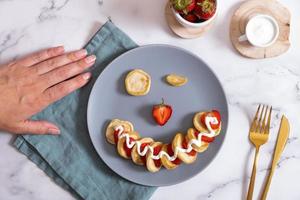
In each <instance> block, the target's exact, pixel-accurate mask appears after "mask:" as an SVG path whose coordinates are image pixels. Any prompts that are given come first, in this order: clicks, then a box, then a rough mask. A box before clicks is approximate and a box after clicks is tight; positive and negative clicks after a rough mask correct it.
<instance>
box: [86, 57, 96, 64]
mask: <svg viewBox="0 0 300 200" xmlns="http://www.w3.org/2000/svg"><path fill="white" fill-rule="evenodd" d="M84 60H85V62H86V63H88V64H89V63H92V62H94V61H95V60H96V56H95V55H91V56H88V57H86V58H85V59H84Z"/></svg>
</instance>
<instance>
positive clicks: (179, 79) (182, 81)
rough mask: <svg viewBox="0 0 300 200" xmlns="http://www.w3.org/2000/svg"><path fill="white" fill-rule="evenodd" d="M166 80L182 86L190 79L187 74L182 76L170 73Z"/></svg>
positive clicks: (176, 85)
mask: <svg viewBox="0 0 300 200" xmlns="http://www.w3.org/2000/svg"><path fill="white" fill-rule="evenodd" d="M166 81H167V83H169V84H170V85H172V86H175V87H180V86H183V85H185V84H186V83H187V82H188V79H187V78H186V77H185V76H180V75H177V74H169V75H167V76H166Z"/></svg>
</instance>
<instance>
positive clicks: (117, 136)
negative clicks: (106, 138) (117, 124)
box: [114, 130, 119, 143]
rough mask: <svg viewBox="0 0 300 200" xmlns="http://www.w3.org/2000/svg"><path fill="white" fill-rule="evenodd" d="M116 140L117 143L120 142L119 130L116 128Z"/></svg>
mask: <svg viewBox="0 0 300 200" xmlns="http://www.w3.org/2000/svg"><path fill="white" fill-rule="evenodd" d="M114 140H115V143H118V140H119V131H118V130H115V132H114Z"/></svg>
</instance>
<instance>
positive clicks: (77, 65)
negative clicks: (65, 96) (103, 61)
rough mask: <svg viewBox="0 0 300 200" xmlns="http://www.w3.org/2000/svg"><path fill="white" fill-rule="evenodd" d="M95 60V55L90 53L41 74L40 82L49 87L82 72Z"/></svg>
mask: <svg viewBox="0 0 300 200" xmlns="http://www.w3.org/2000/svg"><path fill="white" fill-rule="evenodd" d="M95 60H96V56H94V55H91V56H88V57H86V58H84V59H81V60H79V61H77V62H74V63H71V64H68V65H65V66H62V67H59V68H56V69H54V70H52V71H50V72H48V73H46V74H43V75H42V76H41V79H42V82H43V83H44V85H45V87H46V88H49V87H51V86H53V85H55V84H57V83H60V82H62V81H65V80H67V79H69V78H71V77H74V76H76V75H78V74H80V73H82V72H84V71H85V70H86V69H88V68H89V67H91V66H92V65H93V64H94V63H95Z"/></svg>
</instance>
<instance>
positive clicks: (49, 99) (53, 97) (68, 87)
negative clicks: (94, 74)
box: [42, 72, 91, 105]
mask: <svg viewBox="0 0 300 200" xmlns="http://www.w3.org/2000/svg"><path fill="white" fill-rule="evenodd" d="M90 78H91V73H89V72H87V73H84V74H80V75H78V76H76V77H74V78H72V79H69V80H67V81H63V82H61V83H59V84H57V85H54V86H52V87H50V88H48V89H47V90H45V91H44V92H43V96H42V98H43V101H44V102H45V104H47V105H48V104H51V103H53V102H55V101H57V100H59V99H61V98H63V97H64V96H66V95H68V94H70V93H72V92H73V91H75V90H77V89H78V88H81V87H82V86H84V85H85V84H86V83H87V82H88V81H89V79H90Z"/></svg>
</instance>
